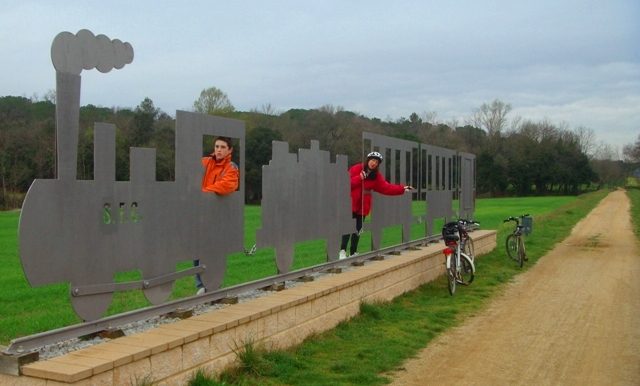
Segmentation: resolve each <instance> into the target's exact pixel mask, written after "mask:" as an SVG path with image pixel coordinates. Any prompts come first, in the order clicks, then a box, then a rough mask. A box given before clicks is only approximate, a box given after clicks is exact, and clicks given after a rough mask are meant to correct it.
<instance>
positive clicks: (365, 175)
mask: <svg viewBox="0 0 640 386" xmlns="http://www.w3.org/2000/svg"><path fill="white" fill-rule="evenodd" d="M366 178H367V173H366V172H365V171H364V170H363V171H361V172H360V179H362V180H364V179H366Z"/></svg>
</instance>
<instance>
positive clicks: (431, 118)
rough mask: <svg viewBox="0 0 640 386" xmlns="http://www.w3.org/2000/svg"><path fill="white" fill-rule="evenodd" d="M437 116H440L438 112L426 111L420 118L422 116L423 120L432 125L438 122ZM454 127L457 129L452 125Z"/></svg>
mask: <svg viewBox="0 0 640 386" xmlns="http://www.w3.org/2000/svg"><path fill="white" fill-rule="evenodd" d="M437 117H438V113H437V112H435V111H425V112H423V113H422V116H421V117H420V118H422V122H425V123H428V124H430V125H431V126H436V125H437V124H438V121H437ZM452 129H455V127H452Z"/></svg>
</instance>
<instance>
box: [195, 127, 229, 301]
mask: <svg viewBox="0 0 640 386" xmlns="http://www.w3.org/2000/svg"><path fill="white" fill-rule="evenodd" d="M232 153H233V143H232V142H231V138H227V137H217V138H216V139H215V140H214V141H213V153H211V154H210V155H208V156H205V157H202V166H203V167H204V175H203V176H202V191H203V192H208V193H216V194H219V195H221V196H226V195H227V194H231V193H233V192H235V191H236V190H238V185H239V181H240V171H239V170H238V165H236V164H235V163H234V162H233V161H231V155H232ZM193 264H194V265H195V266H198V265H199V264H200V260H194V261H193ZM195 280H196V288H197V289H198V290H197V292H196V293H197V294H198V295H201V294H203V293H205V292H206V289H205V288H204V285H203V284H202V279H201V278H200V274H197V275H196V278H195Z"/></svg>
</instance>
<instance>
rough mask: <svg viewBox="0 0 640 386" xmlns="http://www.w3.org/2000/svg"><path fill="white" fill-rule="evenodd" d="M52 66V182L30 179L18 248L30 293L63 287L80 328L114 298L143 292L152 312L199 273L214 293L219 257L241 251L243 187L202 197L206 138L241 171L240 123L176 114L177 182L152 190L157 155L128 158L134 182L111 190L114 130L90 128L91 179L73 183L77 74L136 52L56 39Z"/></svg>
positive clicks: (79, 38) (103, 40)
mask: <svg viewBox="0 0 640 386" xmlns="http://www.w3.org/2000/svg"><path fill="white" fill-rule="evenodd" d="M51 57H52V61H53V64H54V67H55V68H56V86H57V90H56V97H57V104H56V127H57V130H56V143H57V165H56V172H57V178H56V179H36V180H35V181H34V182H33V184H32V185H31V187H30V188H29V191H28V193H27V195H26V197H25V200H24V204H23V208H22V212H21V215H20V224H19V243H20V256H21V261H22V266H23V270H24V272H25V276H26V278H27V280H28V281H29V283H30V284H31V285H32V286H37V285H44V284H50V283H57V282H63V281H69V282H70V283H71V285H70V291H71V303H72V305H73V308H74V310H75V311H76V313H77V314H78V315H79V316H80V317H81V318H82V319H84V320H94V319H97V318H99V317H100V316H101V315H102V314H103V313H104V311H105V310H106V309H107V308H108V306H109V304H110V302H111V299H112V296H113V292H114V291H121V290H129V289H142V290H143V292H144V295H145V297H146V298H147V299H148V300H149V301H150V302H151V303H153V304H158V303H161V302H164V301H166V300H167V298H168V297H169V295H170V294H171V290H172V286H173V282H174V281H175V280H176V279H178V278H180V277H183V276H187V275H193V274H195V273H200V272H203V274H202V279H203V283H204V285H205V286H206V287H207V288H209V289H211V288H217V287H219V286H220V284H221V282H222V278H223V275H224V270H225V264H226V263H225V261H226V260H225V256H226V255H228V254H230V253H234V252H239V251H242V250H243V231H244V219H243V214H244V181H243V177H241V181H240V189H239V191H238V192H235V193H232V194H230V195H228V196H224V197H221V196H218V195H216V194H211V193H203V192H201V188H200V182H201V178H202V166H201V163H200V159H201V155H202V154H203V149H202V138H203V136H205V135H211V136H218V135H223V136H228V137H231V138H233V139H234V141H237V142H238V143H239V146H237V149H236V152H237V150H238V149H239V152H240V154H239V159H240V164H241V165H244V140H245V137H244V136H245V134H244V133H245V129H244V123H243V122H242V121H237V120H232V119H225V118H220V117H213V116H208V115H203V114H196V113H190V112H184V111H177V113H176V130H175V138H176V139H175V146H176V149H175V150H176V160H175V164H176V173H175V181H166V182H165V181H156V180H155V175H156V173H155V149H149V148H131V150H130V165H131V166H130V181H116V180H115V132H116V131H115V126H114V125H111V124H106V123H96V124H95V127H94V133H95V138H94V179H93V180H77V178H76V168H77V167H76V162H77V145H78V126H79V110H80V83H81V78H80V72H81V70H82V69H91V68H94V67H95V68H97V69H98V70H99V71H101V72H108V71H109V70H110V69H111V68H122V67H123V66H124V64H128V63H131V61H132V60H133V49H132V48H131V46H130V45H129V44H128V43H122V42H120V41H119V40H117V39H116V40H109V38H107V37H106V36H104V35H98V36H94V35H93V33H91V32H90V31H88V30H81V31H79V32H78V33H77V34H76V35H73V34H71V33H69V32H62V33H60V34H59V35H58V36H56V38H55V39H54V41H53V44H52V49H51ZM243 175H244V173H241V176H243ZM221 224H223V225H224V226H223V227H221V226H220V225H221ZM194 259H199V260H200V265H199V266H198V267H192V268H188V269H185V270H182V271H178V272H177V271H176V264H177V263H178V262H181V261H191V260H194ZM136 269H139V270H140V271H141V276H142V280H139V281H133V282H124V283H116V282H114V275H115V274H116V273H117V272H124V271H131V270H136Z"/></svg>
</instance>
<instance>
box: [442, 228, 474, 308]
mask: <svg viewBox="0 0 640 386" xmlns="http://www.w3.org/2000/svg"><path fill="white" fill-rule="evenodd" d="M470 225H480V224H479V223H477V222H475V221H472V220H458V221H453V222H449V223H447V224H445V225H444V227H443V228H442V238H443V239H444V243H445V246H446V248H445V249H444V250H443V251H442V253H443V254H444V256H445V266H446V271H447V281H448V287H449V294H450V295H451V296H453V294H454V293H455V292H456V285H457V284H462V285H469V284H471V283H472V282H473V279H474V277H475V272H476V267H475V264H474V247H473V240H472V239H471V237H469V234H468V233H467V227H468V226H470Z"/></svg>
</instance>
